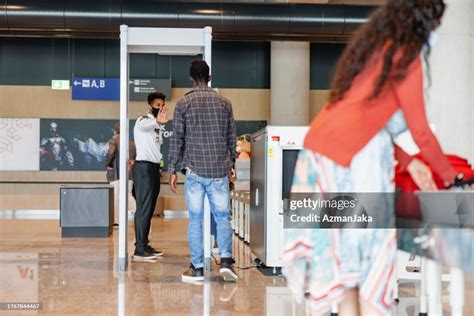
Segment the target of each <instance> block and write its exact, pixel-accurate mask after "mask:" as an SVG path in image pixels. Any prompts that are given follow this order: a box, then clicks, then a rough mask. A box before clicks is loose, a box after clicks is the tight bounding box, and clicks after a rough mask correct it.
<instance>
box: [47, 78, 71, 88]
mask: <svg viewBox="0 0 474 316" xmlns="http://www.w3.org/2000/svg"><path fill="white" fill-rule="evenodd" d="M69 86H70V84H69V80H51V89H53V90H69Z"/></svg>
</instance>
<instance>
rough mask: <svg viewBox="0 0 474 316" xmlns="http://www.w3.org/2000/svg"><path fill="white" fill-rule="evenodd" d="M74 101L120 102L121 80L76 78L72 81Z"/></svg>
mask: <svg viewBox="0 0 474 316" xmlns="http://www.w3.org/2000/svg"><path fill="white" fill-rule="evenodd" d="M72 99H73V100H101V101H117V100H120V79H119V78H74V79H73V81H72Z"/></svg>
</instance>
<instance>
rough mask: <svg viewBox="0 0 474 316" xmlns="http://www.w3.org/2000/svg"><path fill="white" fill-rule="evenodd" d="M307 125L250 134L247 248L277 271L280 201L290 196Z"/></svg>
mask: <svg viewBox="0 0 474 316" xmlns="http://www.w3.org/2000/svg"><path fill="white" fill-rule="evenodd" d="M307 131H308V127H307V126H267V127H266V128H264V129H262V130H260V131H258V132H256V133H255V134H253V135H252V162H251V165H250V248H251V250H252V255H253V256H254V258H255V261H256V262H257V263H258V264H260V265H261V266H264V267H269V268H273V269H270V271H271V272H272V274H277V273H279V270H280V268H281V261H282V255H283V200H284V199H285V198H288V197H289V193H290V189H291V183H292V181H293V174H294V169H295V164H296V160H297V158H298V153H299V151H300V150H301V149H302V148H303V141H304V137H305V135H306V133H307Z"/></svg>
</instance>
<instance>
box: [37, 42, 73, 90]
mask: <svg viewBox="0 0 474 316" xmlns="http://www.w3.org/2000/svg"><path fill="white" fill-rule="evenodd" d="M70 44H71V43H70V41H69V40H67V39H54V40H53V42H52V71H51V77H50V78H44V79H43V80H42V81H45V84H48V82H49V84H50V83H51V82H50V80H52V79H60V80H68V79H69V78H70V73H71V60H70V58H69V55H70V51H71V46H70Z"/></svg>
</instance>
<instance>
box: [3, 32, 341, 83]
mask: <svg viewBox="0 0 474 316" xmlns="http://www.w3.org/2000/svg"><path fill="white" fill-rule="evenodd" d="M343 49H344V45H343V44H311V69H310V70H311V89H328V88H329V86H330V78H331V76H332V72H333V70H334V67H335V65H336V62H337V59H338V58H339V56H340V54H341V53H342V50H343ZM212 54H213V68H214V71H213V85H214V86H215V87H218V88H244V89H269V88H270V57H271V56H270V44H269V43H265V42H223V41H215V42H213V50H212ZM201 58H202V56H159V55H148V54H133V55H132V56H131V57H130V63H131V68H130V75H131V77H135V78H171V79H172V85H173V87H178V88H188V87H190V85H191V84H190V82H189V78H188V74H189V66H190V64H191V62H192V61H193V60H195V59H201ZM119 75H120V50H119V41H118V40H111V39H93V40H91V39H48V38H37V39H32V38H0V85H50V84H51V80H52V79H70V78H72V77H73V76H76V77H81V76H83V77H118V76H119Z"/></svg>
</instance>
